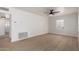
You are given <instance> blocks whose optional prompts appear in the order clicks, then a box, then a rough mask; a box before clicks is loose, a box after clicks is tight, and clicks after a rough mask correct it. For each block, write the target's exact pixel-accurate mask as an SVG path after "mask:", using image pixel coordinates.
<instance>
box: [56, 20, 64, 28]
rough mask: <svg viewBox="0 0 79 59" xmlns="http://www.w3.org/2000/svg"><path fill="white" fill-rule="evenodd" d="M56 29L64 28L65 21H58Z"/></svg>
mask: <svg viewBox="0 0 79 59" xmlns="http://www.w3.org/2000/svg"><path fill="white" fill-rule="evenodd" d="M56 27H57V28H64V20H63V19H60V20H56Z"/></svg>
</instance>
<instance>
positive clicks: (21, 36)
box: [19, 32, 28, 39]
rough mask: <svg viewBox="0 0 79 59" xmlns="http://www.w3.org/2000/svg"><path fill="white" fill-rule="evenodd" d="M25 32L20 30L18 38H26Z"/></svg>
mask: <svg viewBox="0 0 79 59" xmlns="http://www.w3.org/2000/svg"><path fill="white" fill-rule="evenodd" d="M27 34H28V33H27V32H22V33H19V39H26V38H27Z"/></svg>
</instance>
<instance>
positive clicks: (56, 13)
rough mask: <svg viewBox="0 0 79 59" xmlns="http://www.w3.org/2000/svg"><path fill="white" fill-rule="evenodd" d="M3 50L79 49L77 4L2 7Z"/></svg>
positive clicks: (0, 33)
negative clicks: (67, 5)
mask: <svg viewBox="0 0 79 59" xmlns="http://www.w3.org/2000/svg"><path fill="white" fill-rule="evenodd" d="M0 50H1V51H78V50H79V49H78V8H77V7H0Z"/></svg>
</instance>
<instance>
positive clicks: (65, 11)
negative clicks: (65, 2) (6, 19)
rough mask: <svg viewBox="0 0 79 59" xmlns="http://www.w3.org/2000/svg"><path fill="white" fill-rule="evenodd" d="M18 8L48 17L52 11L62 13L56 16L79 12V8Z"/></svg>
mask: <svg viewBox="0 0 79 59" xmlns="http://www.w3.org/2000/svg"><path fill="white" fill-rule="evenodd" d="M16 8H18V9H20V10H23V11H28V12H31V13H35V14H40V15H48V14H49V10H50V9H55V10H59V11H61V12H60V13H58V14H56V15H65V14H70V13H77V12H78V9H77V7H16Z"/></svg>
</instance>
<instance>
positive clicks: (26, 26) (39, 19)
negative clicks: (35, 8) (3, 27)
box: [10, 8, 48, 42]
mask: <svg viewBox="0 0 79 59" xmlns="http://www.w3.org/2000/svg"><path fill="white" fill-rule="evenodd" d="M10 12H11V15H12V19H11V41H12V42H14V41H18V40H22V39H19V38H18V34H19V33H20V32H28V37H33V36H37V35H41V34H45V33H48V19H47V17H45V16H40V15H37V14H32V13H29V12H24V11H21V10H18V9H15V8H10Z"/></svg>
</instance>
